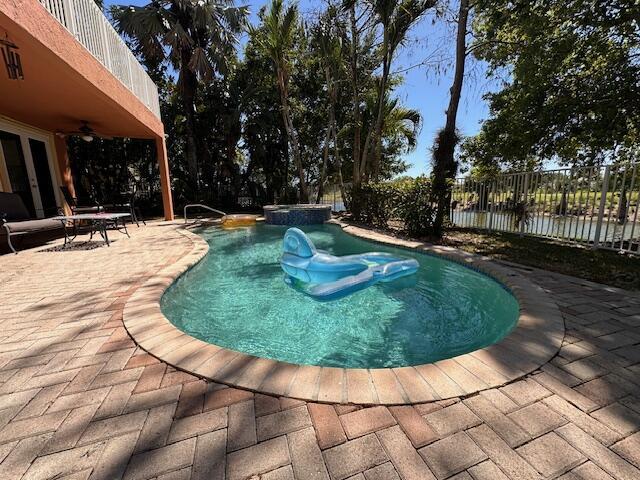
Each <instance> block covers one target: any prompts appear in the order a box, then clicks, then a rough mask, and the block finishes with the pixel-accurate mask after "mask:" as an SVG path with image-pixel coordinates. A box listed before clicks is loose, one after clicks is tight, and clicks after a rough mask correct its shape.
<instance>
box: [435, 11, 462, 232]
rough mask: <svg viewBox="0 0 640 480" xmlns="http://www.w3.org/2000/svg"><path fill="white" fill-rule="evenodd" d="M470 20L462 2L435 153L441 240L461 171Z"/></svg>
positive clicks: (436, 225)
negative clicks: (460, 119) (458, 155)
mask: <svg viewBox="0 0 640 480" xmlns="http://www.w3.org/2000/svg"><path fill="white" fill-rule="evenodd" d="M468 18H469V0H460V10H459V13H458V31H457V36H456V65H455V72H454V76H453V84H452V86H451V97H450V98H449V107H448V108H447V120H446V123H445V126H444V128H443V129H442V130H440V132H438V137H437V139H436V145H435V148H434V151H433V160H434V164H433V185H432V188H433V192H434V194H435V196H436V199H437V208H436V216H435V219H434V226H433V228H434V234H435V235H438V236H441V235H442V227H443V225H444V219H445V217H446V215H447V214H448V212H449V206H450V204H451V183H452V182H453V180H454V179H455V176H456V173H457V171H458V163H457V162H456V160H455V158H454V155H455V149H456V145H457V144H458V141H459V138H458V134H457V132H456V118H457V115H458V106H459V105H460V96H461V93H462V83H463V80H464V67H465V60H466V57H467V45H466V35H467V21H468Z"/></svg>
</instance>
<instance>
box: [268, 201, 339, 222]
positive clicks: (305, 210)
mask: <svg viewBox="0 0 640 480" xmlns="http://www.w3.org/2000/svg"><path fill="white" fill-rule="evenodd" d="M264 219H265V223H267V224H269V225H318V224H322V223H324V222H326V221H327V220H329V219H331V205H305V204H300V205H267V206H265V207H264Z"/></svg>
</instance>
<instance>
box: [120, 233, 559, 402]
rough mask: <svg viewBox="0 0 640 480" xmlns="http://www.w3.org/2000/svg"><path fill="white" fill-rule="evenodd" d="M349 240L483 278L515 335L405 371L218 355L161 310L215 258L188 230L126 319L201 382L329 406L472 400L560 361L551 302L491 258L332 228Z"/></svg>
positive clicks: (158, 353) (143, 343) (142, 339)
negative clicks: (191, 274) (510, 311)
mask: <svg viewBox="0 0 640 480" xmlns="http://www.w3.org/2000/svg"><path fill="white" fill-rule="evenodd" d="M332 223H334V224H337V225H339V226H340V227H341V228H342V229H343V230H344V231H345V232H346V233H348V234H351V235H354V236H358V237H361V238H365V239H367V240H371V241H374V242H378V243H385V244H389V245H394V246H398V247H402V248H407V249H413V250H417V251H420V252H423V253H426V254H432V255H439V256H442V257H445V258H447V259H448V260H452V261H454V262H457V263H460V264H463V265H465V266H467V267H469V268H472V269H474V270H477V271H480V272H482V273H484V274H485V275H488V276H490V277H492V278H494V279H495V280H497V281H499V282H500V283H502V284H503V285H504V286H506V287H507V288H508V289H509V290H510V291H511V293H512V294H513V295H514V296H515V297H516V299H517V300H518V303H519V305H520V316H519V319H518V322H517V325H516V327H515V328H514V329H513V330H512V331H511V332H510V333H509V335H507V336H506V337H505V338H503V339H502V340H501V341H500V342H498V343H496V344H493V345H490V346H488V347H485V348H482V349H479V350H476V351H474V352H470V353H466V354H463V355H459V356H457V357H454V358H450V359H446V360H440V361H437V362H435V363H430V364H424V365H418V366H412V367H399V368H383V369H350V368H334V367H319V366H309V365H295V364H290V363H286V362H280V361H277V360H272V359H267V358H260V357H255V356H253V355H247V354H244V353H241V352H237V351H233V350H229V349H226V348H222V347H218V346H216V345H213V344H210V343H207V342H204V341H202V340H199V339H197V338H194V337H192V336H190V335H188V334H186V333H184V332H182V331H181V330H179V329H178V328H176V327H175V326H174V325H173V324H172V323H171V322H169V320H167V318H166V317H165V316H164V315H163V314H162V312H161V310H160V299H161V298H162V295H163V294H164V292H165V290H166V289H167V288H168V287H169V286H170V285H171V284H172V283H173V282H174V281H175V280H176V279H177V278H178V277H180V276H181V275H182V274H184V273H185V272H186V271H188V270H189V269H190V268H191V267H193V266H194V265H195V264H197V263H198V262H199V261H200V260H201V259H202V258H203V257H204V256H205V255H206V254H207V252H208V250H209V246H208V244H207V242H206V241H205V240H204V239H203V238H202V237H200V236H199V235H197V234H195V233H193V232H190V231H189V230H188V229H180V230H179V231H180V232H181V233H182V234H183V235H185V236H186V237H188V238H189V239H190V240H191V242H192V245H193V248H192V249H191V251H190V252H189V253H187V254H186V255H184V256H183V257H182V258H180V259H179V260H178V261H176V262H175V263H174V264H172V265H170V266H168V267H166V268H165V269H163V270H162V271H160V272H159V273H158V274H157V275H156V276H154V277H153V278H151V279H149V280H148V281H147V282H145V283H144V284H143V285H142V286H141V287H140V288H139V289H138V290H137V291H136V292H135V293H134V294H133V295H132V296H131V297H130V299H129V301H128V302H127V303H126V305H125V307H124V311H123V321H124V325H125V328H126V329H127V331H128V332H129V334H130V335H131V337H132V338H133V339H134V341H135V342H136V343H137V344H138V345H139V346H140V347H141V348H143V349H144V350H146V351H147V352H149V353H150V354H151V355H153V356H155V357H157V358H159V359H160V360H162V361H164V362H166V363H168V364H169V365H171V366H173V367H175V368H177V369H180V370H184V371H186V372H189V373H192V374H194V375H197V376H199V377H202V378H206V379H209V380H213V381H215V382H218V383H223V384H226V385H230V386H233V387H238V388H243V389H247V390H251V391H255V392H260V393H266V394H270V395H277V396H286V397H290V398H298V399H301V400H307V401H313V402H325V403H351V404H361V405H376V404H380V405H406V404H414V403H424V402H429V401H433V400H444V399H447V398H453V397H459V396H466V395H469V394H472V393H476V392H478V391H481V390H486V389H489V388H494V387H498V386H502V385H504V384H507V383H509V382H512V381H513V380H516V379H518V378H520V377H523V376H525V375H527V374H528V373H531V372H533V371H534V370H537V369H538V368H540V366H542V365H544V364H545V363H547V362H548V361H549V360H550V359H551V358H553V357H554V356H555V355H556V353H557V352H558V350H559V349H560V346H561V344H562V340H563V338H564V332H565V329H564V320H563V318H562V315H561V313H560V310H559V308H558V306H557V305H556V303H555V302H553V301H552V300H551V298H550V296H549V295H547V293H546V292H545V291H544V290H543V289H542V288H541V287H539V286H537V285H535V284H533V283H532V282H530V281H529V280H527V279H526V278H525V277H524V276H522V275H521V274H519V273H516V272H515V271H514V270H511V269H510V268H507V267H504V266H501V265H498V264H496V263H494V262H492V261H490V259H488V258H487V257H482V256H479V255H474V254H470V253H466V252H462V251H460V250H457V249H454V248H451V247H443V246H436V245H429V244H424V243H421V242H417V241H410V240H404V239H400V238H396V237H391V236H388V235H385V234H383V233H380V232H377V231H373V230H368V229H364V228H360V227H356V226H353V225H347V224H344V223H341V222H337V221H333V222H332Z"/></svg>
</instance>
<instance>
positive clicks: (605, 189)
mask: <svg viewBox="0 0 640 480" xmlns="http://www.w3.org/2000/svg"><path fill="white" fill-rule="evenodd" d="M610 173H611V167H610V166H609V165H607V166H606V167H604V177H603V178H602V191H601V192H600V207H599V208H598V220H597V222H596V234H595V235H596V236H595V238H594V240H593V248H598V246H599V245H600V232H601V231H602V222H603V220H604V209H605V207H606V205H607V193H609V175H610Z"/></svg>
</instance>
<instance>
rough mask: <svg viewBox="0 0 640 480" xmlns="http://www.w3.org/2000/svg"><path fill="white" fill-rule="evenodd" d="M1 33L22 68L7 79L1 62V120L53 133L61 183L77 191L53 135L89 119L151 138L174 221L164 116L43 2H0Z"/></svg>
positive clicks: (117, 132)
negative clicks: (14, 48) (21, 77)
mask: <svg viewBox="0 0 640 480" xmlns="http://www.w3.org/2000/svg"><path fill="white" fill-rule="evenodd" d="M0 32H2V34H3V36H4V35H5V34H6V36H7V38H8V39H10V40H11V41H12V42H13V43H15V44H16V45H17V46H18V47H19V53H20V55H21V60H22V65H23V70H24V80H10V79H9V78H8V76H7V75H6V72H5V71H4V65H1V64H0V67H1V68H0V92H2V94H0V116H6V117H10V118H12V119H13V120H15V121H18V122H21V123H23V124H27V125H30V126H32V127H34V128H38V129H42V130H46V131H47V132H48V134H49V135H50V136H51V145H52V147H53V151H54V153H53V155H55V157H56V158H55V162H54V163H55V169H56V175H57V180H58V185H63V184H64V185H67V186H69V189H70V190H71V191H72V192H73V178H72V177H71V170H70V168H69V159H68V155H67V152H66V146H65V144H64V140H63V139H62V138H59V137H58V136H57V135H56V133H66V132H72V131H76V130H77V129H78V128H79V127H80V125H81V124H82V121H87V122H88V123H89V124H90V125H91V127H92V128H94V129H95V130H96V131H97V132H99V133H102V134H105V135H109V136H114V137H130V138H147V139H154V140H155V142H156V146H157V147H158V162H159V166H160V172H161V176H162V178H161V179H160V182H161V185H162V190H163V202H164V211H165V218H166V219H173V208H172V201H171V187H170V179H169V168H168V159H167V156H166V147H165V145H164V126H163V124H162V121H161V120H160V118H158V117H157V116H156V115H155V114H154V113H153V112H152V111H151V110H150V109H149V108H147V106H146V105H145V104H144V103H142V102H141V101H140V100H139V99H138V97H136V95H135V94H134V93H133V92H132V91H131V90H129V89H128V88H127V87H126V86H125V85H124V84H123V83H122V82H121V81H120V80H118V79H117V78H116V77H115V76H114V75H113V74H112V73H111V72H110V71H109V70H107V68H106V67H105V66H104V65H103V64H102V63H100V62H99V61H98V59H97V58H96V57H94V56H93V55H92V54H91V53H90V52H89V51H88V50H87V49H86V48H85V47H84V46H83V45H82V44H80V43H79V42H78V41H77V40H76V39H75V38H74V37H73V35H71V33H70V32H69V31H68V30H67V29H66V28H65V27H64V26H62V25H61V24H60V23H59V22H58V20H56V18H54V17H53V16H52V15H51V14H50V13H49V12H48V11H47V10H45V8H44V7H43V6H42V5H41V4H40V2H39V1H38V0H0ZM0 170H2V169H0ZM4 177H6V175H4ZM0 183H1V185H2V187H1V188H2V189H4V190H7V189H8V179H7V178H3V174H2V173H0ZM57 190H59V189H57ZM57 194H58V193H57Z"/></svg>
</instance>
